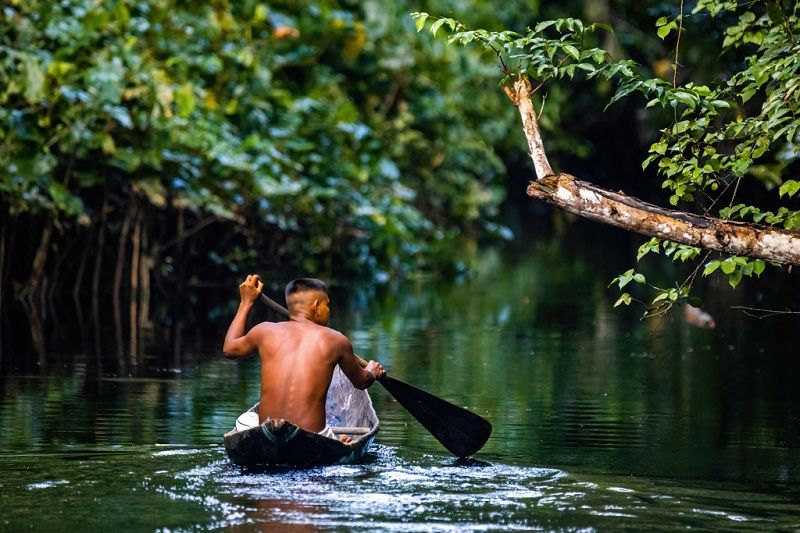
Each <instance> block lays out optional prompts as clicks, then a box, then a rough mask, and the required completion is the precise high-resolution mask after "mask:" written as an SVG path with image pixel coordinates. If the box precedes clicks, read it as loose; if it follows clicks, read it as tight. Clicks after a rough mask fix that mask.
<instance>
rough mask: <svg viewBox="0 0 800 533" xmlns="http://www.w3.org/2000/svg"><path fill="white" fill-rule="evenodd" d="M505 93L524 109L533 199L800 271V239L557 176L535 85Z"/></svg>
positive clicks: (521, 83) (518, 84)
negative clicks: (541, 125) (548, 151)
mask: <svg viewBox="0 0 800 533" xmlns="http://www.w3.org/2000/svg"><path fill="white" fill-rule="evenodd" d="M503 90H504V91H505V93H506V94H507V95H508V97H509V98H510V99H511V101H512V102H514V104H515V105H516V106H517V108H518V109H519V113H520V116H521V118H522V125H523V130H524V132H525V137H526V139H527V141H528V148H529V149H530V151H531V159H533V165H534V168H535V169H536V176H537V179H536V180H534V181H532V182H531V183H530V185H529V186H528V195H529V196H532V197H534V198H538V199H540V200H543V201H545V202H547V203H549V204H552V205H555V206H557V207H560V208H562V209H565V210H566V211H569V212H571V213H575V214H576V215H580V216H582V217H585V218H588V219H591V220H596V221H598V222H603V223H605V224H610V225H612V226H616V227H618V228H623V229H626V230H629V231H634V232H636V233H641V234H642V235H647V236H649V237H658V238H661V239H666V240H669V241H672V242H677V243H680V244H688V245H691V246H698V247H700V248H705V249H707V250H714V251H717V252H722V253H726V254H731V255H741V256H746V257H753V258H758V259H764V260H766V261H774V262H778V263H785V264H789V265H800V233H798V232H795V231H787V230H784V229H780V228H775V227H771V226H763V225H759V224H751V223H746V222H733V221H730V220H723V219H719V218H713V217H707V216H702V215H696V214H693V213H685V212H682V211H677V210H673V209H664V208H662V207H659V206H656V205H653V204H649V203H647V202H643V201H641V200H638V199H636V198H633V197H630V196H626V195H625V194H623V193H621V192H612V191H608V190H606V189H603V188H601V187H598V186H596V185H593V184H592V183H588V182H585V181H581V180H579V179H577V178H576V177H574V176H571V175H569V174H565V173H559V174H555V175H554V174H553V171H552V169H551V168H550V164H549V163H548V161H547V156H546V154H545V151H544V145H543V143H542V138H541V134H540V132H539V127H538V124H537V120H536V114H535V113H534V111H533V104H532V102H531V94H532V91H531V84H530V82H529V81H528V80H527V79H526V78H524V77H522V78H519V79H517V80H516V81H515V82H514V86H513V89H512V88H510V87H504V88H503Z"/></svg>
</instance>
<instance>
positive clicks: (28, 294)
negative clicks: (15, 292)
mask: <svg viewBox="0 0 800 533" xmlns="http://www.w3.org/2000/svg"><path fill="white" fill-rule="evenodd" d="M52 235H53V225H52V224H51V223H50V221H49V220H48V221H47V222H45V225H44V229H43V230H42V236H41V238H40V239H39V246H38V247H37V248H36V254H34V256H33V264H32V265H31V275H30V277H29V278H28V283H27V284H26V285H25V289H23V291H22V298H23V299H25V300H29V301H30V302H31V303H33V301H34V299H35V298H36V296H37V293H38V292H39V289H40V287H41V285H42V279H43V277H44V266H45V264H46V263H47V255H48V252H49V251H50V237H51V236H52ZM40 303H41V302H40ZM39 307H41V306H39Z"/></svg>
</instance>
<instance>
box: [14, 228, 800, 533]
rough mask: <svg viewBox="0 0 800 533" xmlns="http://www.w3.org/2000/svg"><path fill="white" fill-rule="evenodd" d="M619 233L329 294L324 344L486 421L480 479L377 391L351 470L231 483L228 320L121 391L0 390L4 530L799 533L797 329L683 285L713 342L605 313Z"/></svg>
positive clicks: (238, 404)
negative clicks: (701, 302) (370, 433)
mask: <svg viewBox="0 0 800 533" xmlns="http://www.w3.org/2000/svg"><path fill="white" fill-rule="evenodd" d="M609 235H611V237H609ZM615 235H616V234H602V233H601V234H600V237H598V238H588V239H586V241H585V242H583V243H581V244H580V245H579V246H575V244H576V243H573V242H571V241H570V240H569V239H565V240H555V241H552V242H540V243H539V244H535V245H533V246H531V247H530V248H529V249H528V251H527V252H526V253H524V254H522V253H515V254H511V253H501V252H498V251H484V252H483V253H481V254H480V257H481V258H480V260H479V261H477V262H476V265H475V266H476V269H475V271H474V273H473V274H472V275H470V276H467V277H464V278H463V279H442V278H424V279H419V280H416V281H411V282H405V283H403V284H398V285H396V286H393V285H389V286H385V287H382V288H379V289H376V290H375V291H374V292H369V291H366V292H360V293H359V292H355V291H352V290H350V291H344V290H341V289H340V290H338V291H334V293H333V294H334V298H336V297H337V295H338V296H339V298H338V303H339V305H337V306H336V307H335V308H334V316H333V320H332V324H331V325H332V326H333V327H335V328H337V329H340V330H341V331H343V332H344V333H345V334H347V335H348V336H349V337H350V338H351V339H352V341H353V344H354V346H355V347H356V350H357V352H359V353H360V355H362V356H363V357H365V358H375V359H378V360H380V361H381V362H382V363H384V365H385V366H386V367H387V368H388V369H389V371H390V373H391V374H393V375H395V376H396V377H398V378H401V379H404V380H406V381H408V382H410V383H413V384H415V385H417V386H419V387H421V388H424V389H426V390H429V391H431V392H433V393H434V394H437V395H439V396H442V397H445V398H447V399H449V400H451V401H454V402H456V403H458V404H459V405H463V406H466V407H468V408H470V409H471V410H473V411H475V412H477V413H479V414H481V415H482V416H485V417H486V418H488V419H489V420H491V422H492V423H493V425H494V433H493V435H492V437H491V439H490V440H489V442H488V443H487V445H486V446H485V447H484V449H483V450H482V451H481V452H480V453H479V454H478V455H477V456H476V459H479V460H480V462H476V464H472V465H460V464H458V463H457V462H456V461H455V460H454V459H453V458H452V457H451V456H449V455H448V453H447V452H446V451H445V450H444V449H443V448H442V447H441V446H440V445H439V443H438V442H436V441H435V440H434V439H433V438H432V437H431V436H430V435H429V434H427V433H426V432H425V430H424V429H422V428H421V426H419V425H418V424H417V423H416V422H415V420H414V419H413V418H411V417H410V416H409V415H408V414H407V413H406V412H405V411H404V410H403V409H402V407H400V406H399V404H397V403H396V402H394V401H393V400H392V399H391V397H390V396H388V394H387V393H386V392H385V391H384V390H382V389H381V388H380V387H379V386H378V385H376V386H374V387H373V388H372V389H370V394H371V396H372V398H373V402H374V404H375V408H376V411H377V412H378V415H379V417H380V419H381V431H380V432H379V433H378V437H377V439H376V444H375V445H374V446H373V447H372V448H371V451H370V452H369V453H368V455H367V457H366V459H365V460H364V462H363V464H359V465H355V466H336V467H327V468H315V469H311V470H301V471H285V472H273V473H259V474H253V473H248V472H243V471H241V470H240V469H239V468H237V467H234V466H232V465H231V464H230V463H229V461H228V459H227V457H226V455H225V451H224V449H223V448H222V446H221V443H222V434H223V433H224V432H225V431H227V430H228V429H230V428H231V426H232V424H233V420H234V419H235V417H236V416H237V415H238V414H239V413H240V412H241V411H243V410H244V409H246V408H247V407H249V406H250V405H251V404H252V402H253V401H254V399H256V396H257V391H258V366H257V364H258V363H257V361H255V360H248V361H242V362H231V361H227V360H224V359H223V358H222V357H221V356H220V346H221V343H222V337H223V334H224V329H225V328H226V327H227V321H228V320H229V318H230V317H229V316H228V314H227V312H226V313H221V314H220V316H219V319H218V323H217V325H216V327H214V328H209V327H204V328H203V331H202V332H192V331H188V332H187V333H186V337H187V338H193V339H197V340H194V341H192V342H186V343H185V347H184V348H182V349H181V353H180V354H179V362H178V366H177V367H176V366H175V365H165V364H164V363H162V362H159V361H161V359H157V358H156V357H154V356H152V357H151V356H148V349H149V348H146V349H145V351H144V354H145V358H144V360H143V361H142V363H141V364H140V365H139V367H137V368H135V369H133V370H129V371H128V372H127V373H123V374H120V373H118V372H112V371H108V370H103V369H102V368H105V367H102V366H98V365H96V364H91V356H89V355H87V354H83V353H64V354H58V353H56V354H50V355H49V356H48V364H47V368H46V370H40V371H38V372H34V371H30V367H27V368H28V370H25V369H24V368H23V369H22V370H20V369H18V370H12V371H11V372H10V373H7V374H6V375H3V376H0V430H1V431H0V530H8V531H18V530H38V531H87V530H103V531H114V530H124V531H196V530H206V529H225V530H234V531H236V530H242V531H249V530H263V531H270V530H274V531H294V530H297V531H328V530H342V531H350V530H365V531H372V530H379V531H420V530H421V531H484V530H485V531H501V530H512V531H524V530H542V529H544V530H601V531H602V530H617V529H626V528H627V529H635V530H674V529H678V528H696V529H700V530H754V531H764V530H776V529H777V530H797V529H798V528H800V418H798V417H800V387H798V376H800V374H799V373H798V371H800V358H798V356H799V355H800V350H798V333H797V332H798V329H800V321H798V319H796V318H792V317H776V318H774V319H765V320H756V319H753V318H750V317H748V316H747V315H745V314H744V313H742V312H741V311H740V310H735V309H730V306H731V305H736V304H752V303H753V302H757V301H761V300H762V299H764V298H766V297H768V296H769V295H764V294H761V293H760V292H758V291H757V290H756V289H754V288H752V286H748V283H749V280H745V282H744V283H743V285H742V286H740V287H739V288H738V289H737V290H736V291H732V290H731V289H730V288H728V287H727V285H725V284H724V282H714V281H710V282H706V283H705V284H703V285H701V286H700V287H698V290H699V292H700V293H701V294H702V295H703V296H705V298H706V301H707V304H708V309H709V310H710V311H711V312H712V313H713V314H714V315H715V319H716V322H717V328H716V329H714V330H705V329H699V328H696V327H694V326H691V325H689V324H687V323H685V322H684V321H683V320H681V315H680V313H673V314H672V315H670V316H669V317H667V318H665V319H662V320H646V321H642V320H640V315H641V311H642V310H641V309H613V308H612V305H613V302H614V301H615V299H616V297H617V295H618V293H617V292H616V290H615V289H607V288H606V286H607V284H608V282H609V281H610V279H611V277H612V276H613V275H615V274H616V273H619V272H621V271H623V270H625V269H626V268H627V266H626V265H627V263H626V262H625V261H627V260H628V258H629V256H627V257H626V258H625V261H621V260H616V259H613V257H614V255H609V253H608V250H609V249H612V248H615V247H623V248H624V247H626V246H628V244H626V242H622V243H619V242H615V241H614V236H615ZM615 255H619V254H616V253H615ZM609 257H612V258H611V259H609ZM684 274H685V273H684ZM658 275H659V273H658V272H656V273H655V274H654V276H656V277H657V276H658ZM663 275H664V276H678V275H680V273H675V272H672V271H667V272H664V273H663ZM765 275H766V274H765ZM789 280H790V281H791V278H789ZM788 286H791V284H789V285H788ZM783 290H784V289H781V291H783ZM784 292H785V291H784ZM345 294H346V295H347V296H346V297H345ZM273 295H274V293H273ZM236 297H237V295H236V293H235V291H231V293H230V298H231V305H232V306H235V304H236V300H235V298H236ZM335 303H336V302H335ZM190 329H191V328H190ZM16 355H17V356H18V358H19V357H23V356H25V354H22V355H20V354H16ZM30 357H31V358H34V357H35V356H33V355H31V356H30ZM111 359H112V360H113V357H112V358H111Z"/></svg>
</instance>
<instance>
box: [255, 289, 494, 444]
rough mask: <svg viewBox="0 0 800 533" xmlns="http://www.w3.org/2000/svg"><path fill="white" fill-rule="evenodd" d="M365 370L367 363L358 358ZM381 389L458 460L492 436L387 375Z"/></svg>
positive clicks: (471, 416)
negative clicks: (392, 397)
mask: <svg viewBox="0 0 800 533" xmlns="http://www.w3.org/2000/svg"><path fill="white" fill-rule="evenodd" d="M261 301H263V302H264V303H265V304H267V306H269V307H270V308H271V309H272V310H273V311H275V312H277V313H278V314H280V315H282V316H284V317H286V318H289V311H287V310H286V308H285V307H283V306H282V305H280V304H279V303H278V302H276V301H275V300H273V299H272V298H270V297H269V296H267V295H266V294H263V293H262V294H261ZM356 359H358V363H359V364H360V365H361V366H362V367H364V366H367V362H366V361H364V360H363V359H362V358H360V357H359V356H357V355H356ZM378 381H380V383H381V385H383V386H384V388H385V389H386V390H387V391H388V392H389V394H391V395H392V396H394V398H395V399H396V400H397V401H398V402H399V403H400V405H402V406H403V407H405V408H406V410H407V411H408V412H409V413H410V414H411V416H413V417H414V418H416V419H417V420H418V421H419V423H420V424H422V425H423V426H424V427H425V429H427V430H428V431H429V432H430V433H431V435H433V436H434V437H435V438H436V440H438V441H439V442H441V443H442V445H443V446H444V447H445V448H447V449H448V450H449V451H450V453H452V454H453V455H455V456H457V457H469V456H471V455H474V454H475V453H476V452H477V451H478V450H480V449H481V448H482V447H483V445H484V444H486V441H487V440H488V439H489V435H491V434H492V424H491V423H490V422H489V421H488V420H486V419H485V418H483V417H481V416H478V415H476V414H475V413H473V412H471V411H469V410H467V409H464V408H463V407H459V406H457V405H454V404H452V403H450V402H448V401H446V400H443V399H441V398H439V397H437V396H434V395H433V394H431V393H429V392H425V391H424V390H422V389H418V388H417V387H414V386H413V385H409V384H408V383H405V382H403V381H400V380H399V379H395V378H393V377H390V376H389V375H388V374H386V375H384V376H383V377H382V378H380V379H379V380H378Z"/></svg>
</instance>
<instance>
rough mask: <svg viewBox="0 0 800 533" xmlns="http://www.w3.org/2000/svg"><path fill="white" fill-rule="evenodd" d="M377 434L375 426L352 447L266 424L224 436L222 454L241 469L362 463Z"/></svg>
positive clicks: (276, 423) (285, 424)
mask: <svg viewBox="0 0 800 533" xmlns="http://www.w3.org/2000/svg"><path fill="white" fill-rule="evenodd" d="M377 432H378V427H377V426H375V427H374V428H373V429H372V431H371V432H370V433H368V434H367V435H363V436H361V438H359V439H358V440H356V441H355V442H354V443H352V444H343V443H342V442H340V441H338V440H334V439H329V438H327V437H323V436H321V435H317V434H316V433H310V432H308V431H305V430H303V429H300V428H298V427H297V426H295V425H294V424H291V423H289V422H284V421H273V420H268V421H266V422H265V423H264V424H262V425H260V426H258V427H255V428H251V429H248V430H245V431H234V432H231V433H228V434H226V435H225V450H226V451H227V452H228V457H229V458H230V460H231V462H233V463H234V464H236V465H239V466H244V467H264V466H292V467H299V468H308V467H312V466H326V465H335V464H352V463H356V462H358V461H360V460H361V458H362V457H363V455H364V453H365V452H366V451H367V448H369V446H370V445H371V444H372V441H373V440H374V439H375V434H376V433H377Z"/></svg>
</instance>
